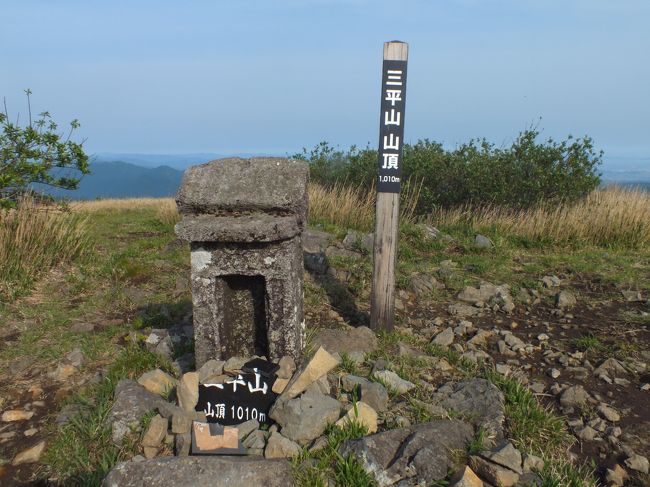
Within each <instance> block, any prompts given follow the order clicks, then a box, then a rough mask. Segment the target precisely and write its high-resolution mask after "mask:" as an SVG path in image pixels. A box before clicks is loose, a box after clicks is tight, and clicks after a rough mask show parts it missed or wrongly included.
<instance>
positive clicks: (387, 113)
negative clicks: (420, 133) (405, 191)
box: [377, 59, 406, 193]
mask: <svg viewBox="0 0 650 487" xmlns="http://www.w3.org/2000/svg"><path fill="white" fill-rule="evenodd" d="M405 103H406V61H395V60H387V59H385V60H384V63H383V68H382V83H381V116H380V124H379V152H378V153H379V175H378V179H377V191H378V192H380V193H399V191H400V183H401V178H402V146H403V144H404V109H405Z"/></svg>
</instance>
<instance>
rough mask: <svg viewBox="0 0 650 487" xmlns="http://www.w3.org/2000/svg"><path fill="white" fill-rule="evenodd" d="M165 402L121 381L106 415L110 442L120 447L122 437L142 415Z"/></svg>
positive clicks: (134, 383)
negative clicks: (109, 428) (109, 430)
mask: <svg viewBox="0 0 650 487" xmlns="http://www.w3.org/2000/svg"><path fill="white" fill-rule="evenodd" d="M162 402H165V401H164V400H163V399H162V398H161V397H160V396H158V395H156V394H153V393H152V392H149V391H147V390H146V389H145V388H144V387H142V386H140V385H138V384H137V383H136V382H135V381H132V380H128V379H123V380H121V381H120V382H118V384H117V386H116V387H115V401H114V402H113V407H112V408H111V410H110V412H109V413H108V417H107V419H106V421H107V424H108V425H110V426H111V440H112V441H113V443H115V444H116V445H118V446H119V445H121V444H122V440H123V439H124V436H125V435H126V434H127V433H128V432H129V431H130V430H131V427H132V425H134V424H135V425H137V424H138V423H139V422H140V420H141V419H142V418H143V417H144V415H145V414H146V413H147V412H149V411H151V410H153V409H156V408H157V407H158V405H160V404H161V403H162Z"/></svg>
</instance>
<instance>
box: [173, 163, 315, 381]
mask: <svg viewBox="0 0 650 487" xmlns="http://www.w3.org/2000/svg"><path fill="white" fill-rule="evenodd" d="M308 178H309V168H308V166H307V163H305V162H303V161H296V160H290V159H284V158H252V159H240V158H229V159H220V160H216V161H212V162H209V163H206V164H202V165H198V166H192V167H190V168H188V169H187V170H186V171H185V174H184V176H183V181H182V183H181V186H180V189H179V191H178V195H177V198H176V204H177V205H178V210H179V212H180V214H181V216H182V220H181V221H180V223H178V224H177V225H176V234H177V235H178V237H179V238H181V239H184V240H188V241H189V242H190V248H191V264H192V270H191V281H192V283H191V287H192V303H193V315H194V347H195V357H196V367H197V369H198V368H199V367H201V365H203V364H204V363H205V362H206V361H208V360H210V359H213V358H214V359H221V360H225V359H228V358H229V357H232V356H244V357H248V356H252V355H259V356H263V357H267V358H268V359H269V360H271V361H277V360H279V359H280V358H281V357H282V356H284V355H291V356H293V357H294V358H295V359H296V360H297V359H298V358H299V357H300V352H301V350H302V347H303V341H304V320H303V250H302V232H303V230H304V227H305V225H306V220H307V181H308Z"/></svg>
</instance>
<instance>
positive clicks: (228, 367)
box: [223, 357, 250, 374]
mask: <svg viewBox="0 0 650 487" xmlns="http://www.w3.org/2000/svg"><path fill="white" fill-rule="evenodd" d="M249 360H250V359H249V358H248V357H230V358H229V359H228V360H226V361H225V362H224V364H223V371H224V372H228V373H231V374H232V373H236V372H239V371H240V370H241V368H242V367H243V366H244V364H245V363H246V362H248V361H249Z"/></svg>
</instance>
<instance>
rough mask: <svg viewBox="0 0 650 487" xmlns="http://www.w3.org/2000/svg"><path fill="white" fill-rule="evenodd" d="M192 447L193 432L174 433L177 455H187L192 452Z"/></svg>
mask: <svg viewBox="0 0 650 487" xmlns="http://www.w3.org/2000/svg"><path fill="white" fill-rule="evenodd" d="M191 447H192V435H191V433H183V434H178V435H174V453H175V454H176V456H177V457H186V456H188V455H189V454H190V448H191Z"/></svg>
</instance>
